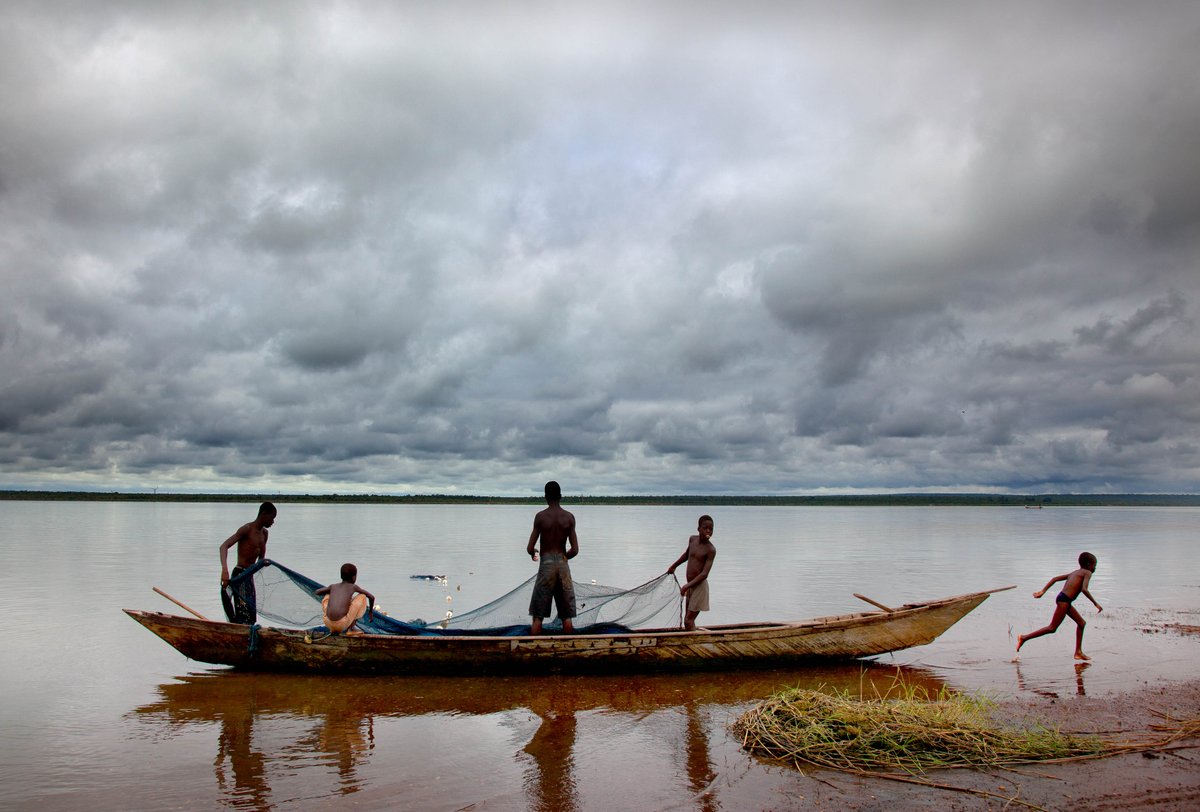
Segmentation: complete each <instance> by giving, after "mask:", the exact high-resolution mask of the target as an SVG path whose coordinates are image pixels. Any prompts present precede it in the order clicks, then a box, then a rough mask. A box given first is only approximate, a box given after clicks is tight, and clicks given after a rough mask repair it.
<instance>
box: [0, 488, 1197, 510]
mask: <svg viewBox="0 0 1200 812" xmlns="http://www.w3.org/2000/svg"><path fill="white" fill-rule="evenodd" d="M5 499H7V500H25V501H68V502H278V503H313V504H370V505H505V504H509V505H531V504H539V503H541V502H542V498H541V497H540V496H512V497H509V496H458V495H453V494H416V495H413V494H410V495H390V494H279V493H244V494H229V493H120V492H116V491H113V492H96V491H0V500H5ZM563 502H565V503H570V504H575V505H697V506H703V505H711V506H770V507H797V506H842V507H872V506H876V507H880V506H892V507H895V506H904V505H909V506H914V507H920V506H929V505H941V506H947V505H961V506H994V507H1023V506H1026V507H1097V506H1122V507H1139V506H1140V507H1200V494H1161V493H1120V494H1092V493H1066V494H1064V493H1046V494H994V493H890V494H854V495H841V496H838V495H824V496H698V495H681V496H578V495H570V494H564V496H563Z"/></svg>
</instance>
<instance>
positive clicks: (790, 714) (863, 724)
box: [733, 687, 1108, 775]
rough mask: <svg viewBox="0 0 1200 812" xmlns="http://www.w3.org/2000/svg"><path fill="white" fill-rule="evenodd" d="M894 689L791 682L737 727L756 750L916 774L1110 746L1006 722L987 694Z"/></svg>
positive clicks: (834, 765) (1086, 753)
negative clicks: (826, 688)
mask: <svg viewBox="0 0 1200 812" xmlns="http://www.w3.org/2000/svg"><path fill="white" fill-rule="evenodd" d="M894 693H895V692H894V691H891V692H889V696H886V697H878V698H875V699H858V698H855V697H851V696H850V695H849V694H848V693H845V692H842V693H824V692H821V691H810V690H804V689H799V688H793V689H790V690H786V691H783V692H781V693H778V694H776V695H774V696H772V697H770V698H768V699H766V700H764V701H763V702H761V703H760V704H758V705H757V706H755V707H754V708H751V709H750V710H749V711H747V712H746V713H745V714H743V715H742V716H741V718H739V719H738V720H737V722H735V723H734V725H733V730H734V732H735V733H736V734H737V735H738V736H739V737H740V738H741V741H742V746H743V747H745V748H746V749H747V750H749V751H751V752H753V753H756V754H758V755H761V756H766V757H769V758H773V759H778V760H781V761H786V762H790V763H792V764H795V765H797V766H801V765H804V764H809V765H814V766H818V767H827V768H830V769H836V770H844V771H849V772H856V773H857V772H873V771H878V772H893V773H895V772H899V773H907V774H910V775H911V774H916V773H922V772H925V771H926V770H932V769H942V768H947V767H974V768H985V767H995V766H1000V765H1005V764H1020V763H1029V762H1036V761H1051V760H1061V759H1069V758H1080V757H1094V756H1097V755H1101V754H1103V753H1105V752H1106V751H1107V750H1108V745H1106V743H1105V742H1103V741H1102V740H1100V739H1098V738H1096V737H1094V736H1082V735H1073V734H1067V733H1061V732H1059V731H1056V730H1052V729H1049V728H1046V727H1033V728H1028V729H1007V728H1003V727H1000V726H998V725H996V724H995V723H994V722H993V721H992V720H991V718H990V716H989V710H990V709H991V707H992V705H993V703H992V702H990V701H989V700H987V699H985V698H981V697H975V696H969V695H966V694H956V693H951V692H948V691H943V692H941V693H940V694H938V695H937V696H933V697H930V696H928V694H927V692H925V691H923V690H921V689H918V688H913V687H908V688H904V689H903V690H901V691H900V692H899V695H898V696H893V695H892V694H894Z"/></svg>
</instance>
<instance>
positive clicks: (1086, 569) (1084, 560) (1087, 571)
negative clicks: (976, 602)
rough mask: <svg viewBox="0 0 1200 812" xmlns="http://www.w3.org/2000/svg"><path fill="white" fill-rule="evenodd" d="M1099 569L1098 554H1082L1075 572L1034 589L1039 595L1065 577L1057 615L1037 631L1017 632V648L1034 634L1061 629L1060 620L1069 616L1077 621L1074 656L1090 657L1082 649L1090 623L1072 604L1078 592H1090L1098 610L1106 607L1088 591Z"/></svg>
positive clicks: (1086, 593) (1052, 579)
mask: <svg viewBox="0 0 1200 812" xmlns="http://www.w3.org/2000/svg"><path fill="white" fill-rule="evenodd" d="M1095 571H1096V556H1094V555H1092V554H1091V553H1080V554H1079V569H1077V570H1075V571H1074V572H1069V573H1067V574H1066V575H1059V576H1058V577H1056V578H1051V579H1050V580H1049V581H1048V582H1047V583H1046V585H1045V586H1044V587H1042V588H1041V589H1039V590H1038V591H1037V592H1034V593H1033V597H1035V598H1040V597H1042V596H1043V595H1045V594H1046V590H1048V589H1050V587H1051V586H1053V585H1054V584H1056V583H1058V582H1059V581H1066V583H1065V584H1063V588H1062V592H1059V593H1058V597H1057V598H1055V599H1054V616H1053V617H1052V618H1050V625H1048V626H1044V627H1042V628H1040V629H1038V630H1037V631H1036V632H1030V633H1029V634H1020V635H1017V651H1020V650H1021V646H1023V645H1025V644H1026V643H1027V642H1029V641H1030V640H1032V639H1033V638H1035V637H1041V636H1042V635H1044V634H1053V633H1054V632H1056V631H1058V627H1059V624H1061V623H1062V622H1063V618H1064V617H1070V618H1071V620H1073V621H1075V659H1076V660H1090V659H1091V657H1089V656H1087V655H1086V654H1084V653H1083V627H1084V626H1086V625H1087V621H1085V620H1084V619H1083V616H1082V615H1080V614H1079V610H1078V609H1076V608H1075V607H1074V606H1072V605H1071V604H1073V603H1074V602H1075V599H1076V598H1078V597H1079V593H1081V592H1082V593H1083V594H1084V595H1086V596H1087V599H1088V600H1089V601H1091V602H1092V603H1093V604H1095V606H1096V613H1097V614H1099V613H1100V612H1103V611H1104V607H1102V606H1101V605H1100V604H1098V603H1096V599H1095V598H1093V597H1092V593H1091V592H1088V584H1089V583H1090V582H1091V580H1092V573H1093V572H1095Z"/></svg>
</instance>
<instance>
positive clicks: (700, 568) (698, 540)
mask: <svg viewBox="0 0 1200 812" xmlns="http://www.w3.org/2000/svg"><path fill="white" fill-rule="evenodd" d="M696 530H697V533H696V535H694V536H692V537H691V538H689V539H688V546H687V549H686V550H684V551H683V555H681V556H679V558H678V559H677V560H676V561H675V563H674V564H672V565H671V566H669V567H667V572H668V573H673V572H675V568H676V567H678V566H679V565H680V564H682V563H683V562H684V561H686V562H687V583H685V584H684V585H683V586H681V587H680V588H679V594H680V595H682V596H686V597H687V615H686V616H685V617H684V621H683V628H684V629H686V630H688V631H692V630H693V629H695V628H696V617H697V615H699V614H700V613H701V612H707V611H708V573H709V572H711V571H712V565H713V561H714V560H715V559H716V557H717V548H716V547H714V546H713V543H712V541H710V539H711V538H712V534H713V520H712V517H711V516H701V517H700V521H699V522H698V523H697V527H696Z"/></svg>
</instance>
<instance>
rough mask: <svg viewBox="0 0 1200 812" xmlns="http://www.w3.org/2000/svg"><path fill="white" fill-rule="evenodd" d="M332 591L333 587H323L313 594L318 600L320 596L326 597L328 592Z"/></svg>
mask: <svg viewBox="0 0 1200 812" xmlns="http://www.w3.org/2000/svg"><path fill="white" fill-rule="evenodd" d="M332 589H333V587H331V586H323V587H321V588H320V589H318V590H317V591H316V592H314V593H313V594H314V595H316V596H317V597H318V598H319V597H321V596H322V595H328V594H329V592H330V590H332Z"/></svg>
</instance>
